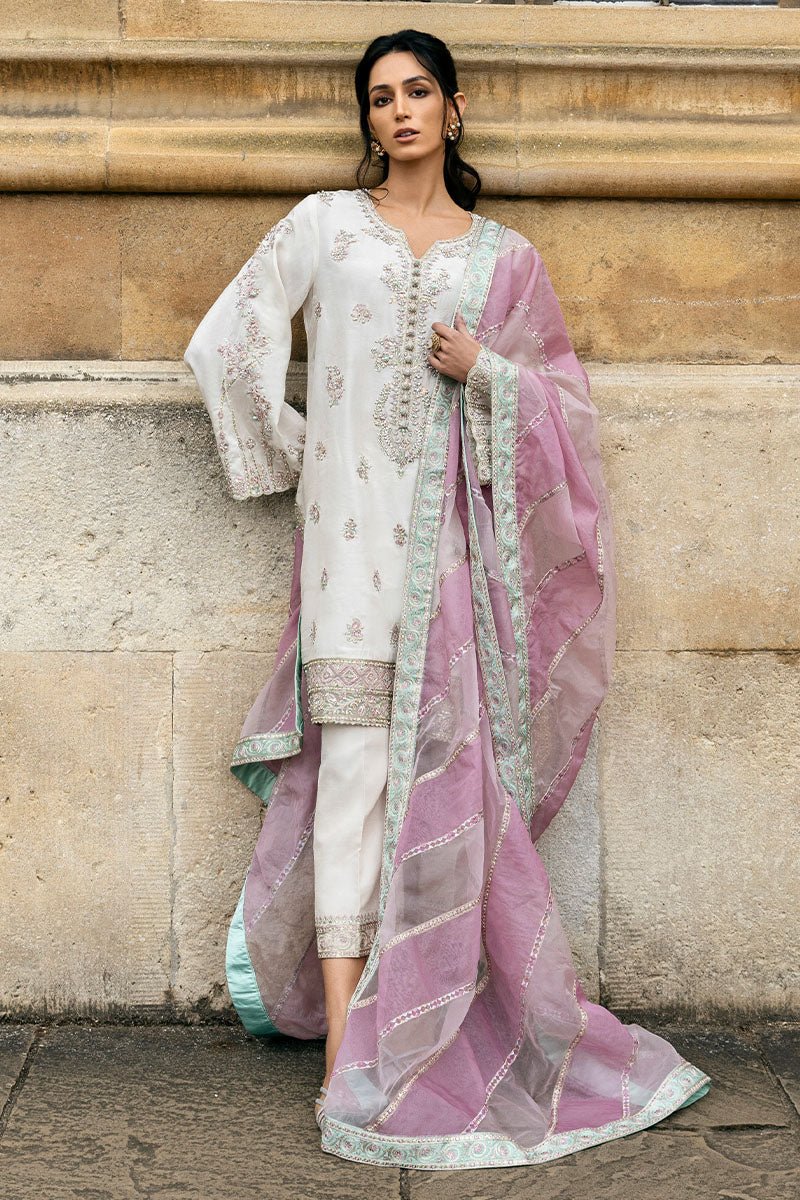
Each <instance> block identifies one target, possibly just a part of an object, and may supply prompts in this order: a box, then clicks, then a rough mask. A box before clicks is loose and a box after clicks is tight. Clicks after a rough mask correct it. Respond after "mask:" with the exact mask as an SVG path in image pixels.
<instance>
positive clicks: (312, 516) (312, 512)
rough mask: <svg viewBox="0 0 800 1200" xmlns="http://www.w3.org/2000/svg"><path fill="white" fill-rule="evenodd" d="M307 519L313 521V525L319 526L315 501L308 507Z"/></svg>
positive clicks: (317, 508) (317, 506)
mask: <svg viewBox="0 0 800 1200" xmlns="http://www.w3.org/2000/svg"><path fill="white" fill-rule="evenodd" d="M308 519H309V521H313V522H314V524H315V525H319V505H318V504H317V502H316V500H315V501H314V502H313V504H309V506H308Z"/></svg>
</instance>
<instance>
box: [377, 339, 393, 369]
mask: <svg viewBox="0 0 800 1200" xmlns="http://www.w3.org/2000/svg"><path fill="white" fill-rule="evenodd" d="M370 354H371V355H372V361H373V362H374V363H375V370H376V371H385V370H386V368H387V367H391V366H392V365H393V364H394V363H395V362H396V361H397V355H398V348H397V338H394V337H383V338H381V339H380V341H377V342H376V343H375V345H374V346H372V347H370Z"/></svg>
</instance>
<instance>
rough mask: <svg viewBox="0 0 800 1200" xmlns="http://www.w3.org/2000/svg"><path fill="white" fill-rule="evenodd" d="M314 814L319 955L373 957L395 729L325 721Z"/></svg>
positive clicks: (315, 915) (315, 905)
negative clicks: (390, 762)
mask: <svg viewBox="0 0 800 1200" xmlns="http://www.w3.org/2000/svg"><path fill="white" fill-rule="evenodd" d="M321 730H322V735H321V736H322V749H321V758H320V767H319V781H318V784H317V807H316V815H315V817H314V835H313V836H314V917H315V923H316V929H317V953H318V954H319V956H320V958H358V957H360V956H362V955H365V954H368V953H369V951H370V948H371V946H372V942H373V940H374V938H375V934H376V932H377V928H378V897H379V892H380V875H381V855H382V853H383V822H384V816H385V812H386V780H387V775H388V768H389V730H388V728H386V727H383V726H381V727H373V726H362V725H333V724H326V725H322V726H321Z"/></svg>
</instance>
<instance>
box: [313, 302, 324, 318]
mask: <svg viewBox="0 0 800 1200" xmlns="http://www.w3.org/2000/svg"><path fill="white" fill-rule="evenodd" d="M314 316H315V317H316V318H317V320H319V319H320V317H321V316H322V305H321V304H320V302H319V300H316V301H315V302H314Z"/></svg>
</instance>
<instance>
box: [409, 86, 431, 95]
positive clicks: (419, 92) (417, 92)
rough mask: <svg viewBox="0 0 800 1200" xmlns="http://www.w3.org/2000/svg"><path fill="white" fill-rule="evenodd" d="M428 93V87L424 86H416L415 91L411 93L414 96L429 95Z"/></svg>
mask: <svg viewBox="0 0 800 1200" xmlns="http://www.w3.org/2000/svg"><path fill="white" fill-rule="evenodd" d="M427 94H428V89H427V88H423V87H418V88H414V90H413V92H412V93H411V95H412V96H427Z"/></svg>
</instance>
